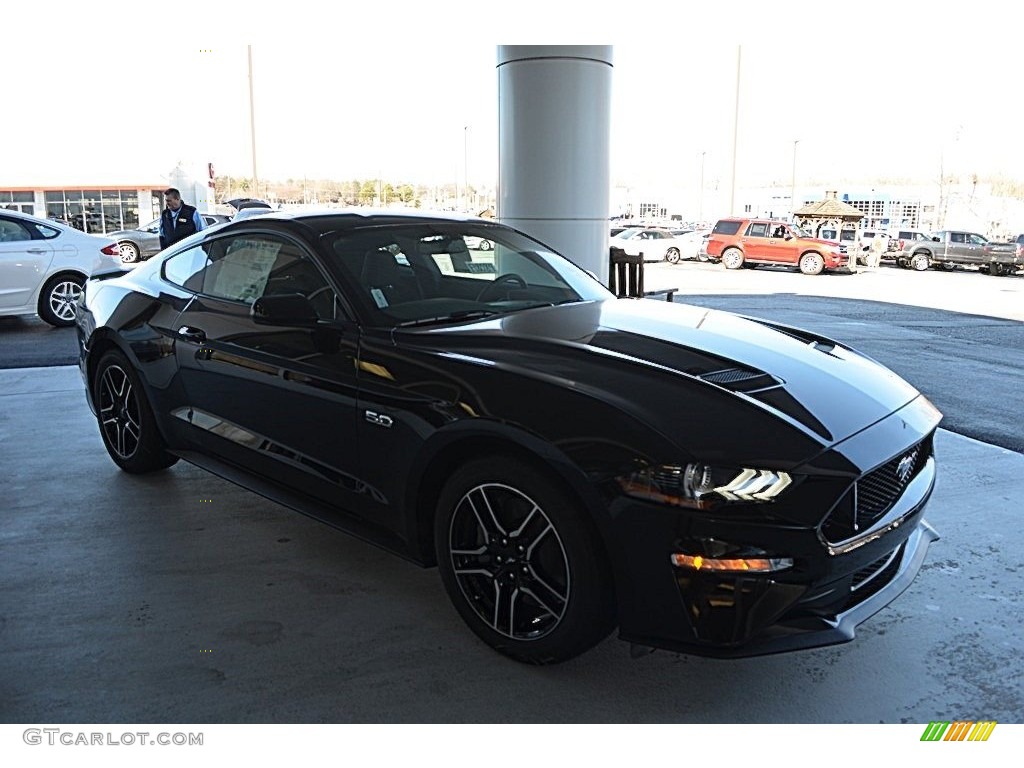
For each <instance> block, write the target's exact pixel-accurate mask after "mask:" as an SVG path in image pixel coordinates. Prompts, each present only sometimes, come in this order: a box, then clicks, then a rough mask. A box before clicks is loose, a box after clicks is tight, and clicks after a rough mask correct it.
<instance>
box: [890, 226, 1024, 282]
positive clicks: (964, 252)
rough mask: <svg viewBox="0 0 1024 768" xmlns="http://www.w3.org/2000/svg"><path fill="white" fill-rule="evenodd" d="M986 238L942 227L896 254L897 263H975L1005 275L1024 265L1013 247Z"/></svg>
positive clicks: (953, 266)
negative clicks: (1002, 245) (928, 237)
mask: <svg viewBox="0 0 1024 768" xmlns="http://www.w3.org/2000/svg"><path fill="white" fill-rule="evenodd" d="M991 245H994V244H992V243H989V241H988V238H987V237H984V236H983V235H979V234H978V233H977V232H957V231H953V230H942V231H940V232H936V233H934V234H933V235H932V238H931V239H930V240H918V241H917V242H915V243H913V244H912V245H911V246H910V247H909V248H907V249H906V250H904V251H901V252H900V253H898V254H897V256H896V265H897V266H900V267H903V268H904V269H916V270H918V271H923V270H926V269H928V267H940V266H941V267H943V268H945V269H956V268H957V267H958V266H975V267H978V268H979V269H981V270H983V271H986V272H989V273H990V274H993V275H1008V274H1012V273H1013V272H1016V271H1017V270H1018V269H1020V268H1021V267H1024V257H1022V256H1021V253H1020V249H1019V248H1016V246H1011V245H1007V250H1005V251H1004V250H1003V249H1001V248H1000V249H994V248H991V247H989V246H991Z"/></svg>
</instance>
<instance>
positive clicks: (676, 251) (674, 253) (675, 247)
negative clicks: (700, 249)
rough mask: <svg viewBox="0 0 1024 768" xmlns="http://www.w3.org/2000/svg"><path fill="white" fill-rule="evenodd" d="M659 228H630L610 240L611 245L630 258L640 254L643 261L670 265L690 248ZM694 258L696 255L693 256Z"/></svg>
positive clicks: (677, 237) (678, 236) (665, 230)
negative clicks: (663, 262) (661, 262)
mask: <svg viewBox="0 0 1024 768" xmlns="http://www.w3.org/2000/svg"><path fill="white" fill-rule="evenodd" d="M684 237H685V235H673V234H672V233H671V232H670V231H668V230H667V229H661V228H660V227H643V228H641V227H631V228H629V229H624V230H622V231H621V232H619V234H617V235H615V236H613V237H612V238H611V241H610V242H611V245H613V246H615V247H616V248H622V249H623V250H624V251H625V252H626V253H628V254H630V255H631V256H636V255H637V254H640V253H642V254H643V255H644V261H667V262H670V263H672V264H675V263H677V262H678V261H679V260H680V259H681V258H683V253H684V251H686V252H689V250H690V246H689V244H688V243H686V242H685V241H684V240H683V239H682V238H684ZM693 257H694V258H695V257H696V253H694V254H693Z"/></svg>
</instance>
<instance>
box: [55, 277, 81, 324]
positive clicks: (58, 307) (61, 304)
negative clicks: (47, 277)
mask: <svg viewBox="0 0 1024 768" xmlns="http://www.w3.org/2000/svg"><path fill="white" fill-rule="evenodd" d="M81 295H82V286H81V285H79V284H78V283H77V282H75V281H74V280H62V281H61V282H59V283H57V284H56V285H54V286H53V289H52V290H51V291H50V295H49V297H48V303H49V305H50V310H51V311H52V312H53V314H54V315H56V316H57V318H59V319H60V320H64V321H71V320H74V319H75V302H76V301H78V299H79V298H80V297H81Z"/></svg>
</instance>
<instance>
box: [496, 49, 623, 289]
mask: <svg viewBox="0 0 1024 768" xmlns="http://www.w3.org/2000/svg"><path fill="white" fill-rule="evenodd" d="M611 90H612V46H610V45H499V46H498V200H497V217H498V220H499V221H501V222H502V223H503V224H508V225H509V226H512V227H515V228H516V229H520V230H522V231H523V232H526V233H527V234H529V235H532V236H533V237H535V238H537V239H538V240H540V241H541V242H544V243H547V244H548V245H550V246H551V247H552V248H554V249H555V250H556V251H558V252H559V253H561V254H562V255H564V256H566V257H568V258H569V259H571V260H572V261H574V262H575V263H576V264H577V265H579V266H580V267H582V268H583V269H588V270H590V271H591V272H593V273H594V274H595V275H597V276H598V277H599V278H600V279H601V281H602V282H603V283H605V284H607V283H608V229H609V224H608V205H609V202H608V198H609V194H610V188H611V183H610V182H611V172H610V158H609V142H610V136H611ZM499 269H500V266H499Z"/></svg>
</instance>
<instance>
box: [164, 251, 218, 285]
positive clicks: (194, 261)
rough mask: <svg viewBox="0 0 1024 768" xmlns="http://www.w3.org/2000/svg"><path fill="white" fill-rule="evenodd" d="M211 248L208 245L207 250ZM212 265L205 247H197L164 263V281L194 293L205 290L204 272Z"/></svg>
mask: <svg viewBox="0 0 1024 768" xmlns="http://www.w3.org/2000/svg"><path fill="white" fill-rule="evenodd" d="M208 247H209V246H208V245H207V246H206V248H208ZM209 264H210V257H209V255H208V254H207V252H206V250H204V246H201V245H197V246H196V247H195V248H189V249H188V250H187V251H182V252H181V253H178V254H175V255H174V256H171V258H169V259H168V260H167V261H165V262H164V279H165V280H167V281H169V282H172V283H174V284H175V285H180V286H181V287H182V288H185V289H186V290H189V291H192V292H193V293H199V292H200V291H202V289H203V270H204V269H206V267H208V266H209Z"/></svg>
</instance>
